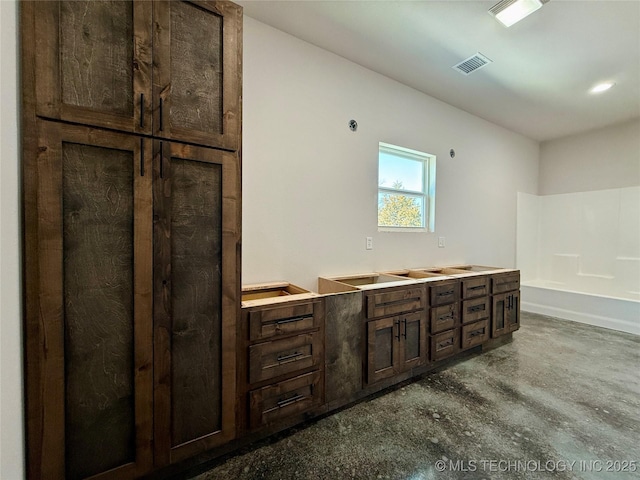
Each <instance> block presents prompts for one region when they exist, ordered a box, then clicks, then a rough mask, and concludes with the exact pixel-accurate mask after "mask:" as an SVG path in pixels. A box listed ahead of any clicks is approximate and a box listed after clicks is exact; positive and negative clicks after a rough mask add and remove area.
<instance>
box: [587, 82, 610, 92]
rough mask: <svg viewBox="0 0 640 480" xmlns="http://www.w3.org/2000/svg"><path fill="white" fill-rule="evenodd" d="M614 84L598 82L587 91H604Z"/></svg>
mask: <svg viewBox="0 0 640 480" xmlns="http://www.w3.org/2000/svg"><path fill="white" fill-rule="evenodd" d="M614 85H615V83H613V82H602V83H599V84H598V85H596V86H595V87H593V88H592V89H591V90H589V91H590V92H591V93H602V92H606V91H607V90H609V89H610V88H611V87H613V86H614Z"/></svg>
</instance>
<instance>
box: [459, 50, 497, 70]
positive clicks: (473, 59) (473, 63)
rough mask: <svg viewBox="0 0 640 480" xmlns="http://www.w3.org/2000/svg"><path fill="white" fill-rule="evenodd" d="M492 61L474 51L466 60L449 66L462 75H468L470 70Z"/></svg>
mask: <svg viewBox="0 0 640 480" xmlns="http://www.w3.org/2000/svg"><path fill="white" fill-rule="evenodd" d="M492 62H493V60H491V59H489V58H487V57H485V56H484V55H482V54H481V53H476V54H475V55H472V56H470V57H469V58H467V59H466V60H463V61H461V62H460V63H459V64H457V65H454V66H453V67H451V68H453V69H454V70H457V71H458V72H460V73H461V74H463V75H469V74H471V73H472V72H475V71H476V70H478V69H480V68H482V67H484V66H485V65H488V64H490V63H492Z"/></svg>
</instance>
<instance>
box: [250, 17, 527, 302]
mask: <svg viewBox="0 0 640 480" xmlns="http://www.w3.org/2000/svg"><path fill="white" fill-rule="evenodd" d="M243 102H244V119H243V204H244V207H243V283H245V284H247V283H255V282H262V281H271V280H287V281H290V282H292V283H296V284H298V285H301V286H303V287H306V288H310V289H314V290H315V289H316V288H317V285H316V281H317V277H318V276H319V275H336V274H345V273H359V272H367V271H379V270H384V269H391V268H403V267H419V266H428V265H436V264H446V263H456V262H474V263H482V264H493V265H500V266H507V267H509V266H514V265H515V243H516V194H517V192H518V191H522V192H528V193H537V188H538V187H537V180H538V158H539V147H538V144H537V143H536V142H534V141H532V140H530V139H527V138H525V137H523V136H521V135H518V134H515V133H512V132H510V131H508V130H505V129H503V128H501V127H498V126H496V125H494V124H491V123H489V122H486V121H484V120H481V119H479V118H477V117H474V116H472V115H470V114H467V113H466V112H463V111H461V110H458V109H456V108H454V107H451V106H449V105H447V104H444V103H442V102H440V101H438V100H435V99H434V98H431V97H429V96H427V95H424V94H422V93H420V92H418V91H416V90H413V89H411V88H409V87H406V86H404V85H402V84H399V83H397V82H395V81H393V80H391V79H389V78H387V77H384V76H381V75H379V74H376V73H374V72H372V71H370V70H367V69H365V68H362V67H360V66H358V65H356V64H354V63H352V62H349V61H347V60H345V59H343V58H341V57H338V56H336V55H333V54H331V53H329V52H327V51H325V50H321V49H319V48H317V47H314V46H312V45H310V44H308V43H305V42H303V41H301V40H298V39H296V38H294V37H292V36H289V35H287V34H285V33H282V32H280V31H278V30H275V29H273V28H271V27H269V26H267V25H265V24H262V23H260V22H257V21H255V20H253V19H251V18H248V17H245V23H244V100H243ZM352 118H353V119H355V120H357V121H358V124H359V128H358V131H357V132H355V133H354V132H351V131H350V130H349V128H348V125H347V123H348V121H349V120H350V119H352ZM379 141H383V142H387V143H391V144H396V145H401V146H404V147H408V148H411V149H415V150H420V151H424V152H427V153H431V154H435V155H437V158H438V160H437V174H436V177H437V186H436V192H437V201H436V233H435V234H427V233H388V232H380V233H378V231H377V224H376V222H377V161H378V142H379ZM451 148H454V149H455V150H456V157H455V159H451V158H450V157H449V150H450V149H451ZM367 236H371V237H373V245H374V249H373V250H372V251H367V250H365V237H367ZM438 236H444V237H446V248H444V249H442V248H441V249H439V248H438V247H437V238H438Z"/></svg>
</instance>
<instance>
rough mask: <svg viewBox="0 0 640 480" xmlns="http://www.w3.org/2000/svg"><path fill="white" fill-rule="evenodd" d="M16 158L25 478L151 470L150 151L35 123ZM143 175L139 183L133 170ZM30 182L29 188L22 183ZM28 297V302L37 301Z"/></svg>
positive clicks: (117, 137)
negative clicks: (20, 168)
mask: <svg viewBox="0 0 640 480" xmlns="http://www.w3.org/2000/svg"><path fill="white" fill-rule="evenodd" d="M36 125H37V136H38V143H37V151H38V155H37V157H33V156H31V157H29V158H25V162H26V164H27V166H28V168H27V169H26V172H25V173H26V174H27V175H29V182H30V185H32V186H33V188H34V191H31V192H29V193H30V194H31V197H30V201H36V202H37V205H38V208H37V210H30V211H28V212H27V215H28V218H29V220H28V224H29V230H28V231H29V234H30V235H31V236H32V237H31V239H30V240H31V241H32V242H37V246H38V249H37V250H36V251H34V250H28V251H26V252H25V255H26V256H27V261H28V262H29V263H30V265H36V266H37V276H31V275H29V276H28V278H27V282H28V293H29V294H28V297H27V302H28V303H27V324H26V328H27V330H26V335H25V337H26V338H25V340H26V345H25V346H26V355H25V357H26V373H27V386H26V388H27V398H26V404H27V434H28V442H29V449H28V452H27V463H28V466H29V476H30V478H46V479H49V478H51V479H55V478H69V479H79V478H85V477H89V476H92V475H96V474H99V473H103V472H108V473H105V474H104V477H101V478H113V479H119V478H131V477H134V476H138V475H140V474H142V473H144V472H146V471H149V470H150V469H151V465H152V461H153V457H152V451H151V445H152V443H151V442H152V438H153V428H152V421H153V419H152V412H153V401H152V400H153V378H152V372H153V343H152V342H153V340H152V339H153V334H152V328H153V324H152V316H151V315H152V308H153V306H152V288H153V287H152V178H151V174H150V173H151V161H152V158H151V151H152V149H151V141H150V140H146V139H141V138H136V137H134V136H130V135H124V134H120V133H115V132H107V131H96V130H93V129H90V128H87V127H81V126H74V125H64V124H61V123H52V122H44V121H39V122H37V124H36ZM143 171H144V172H146V174H145V175H142V172H143ZM31 182H34V183H31ZM36 292H37V295H36Z"/></svg>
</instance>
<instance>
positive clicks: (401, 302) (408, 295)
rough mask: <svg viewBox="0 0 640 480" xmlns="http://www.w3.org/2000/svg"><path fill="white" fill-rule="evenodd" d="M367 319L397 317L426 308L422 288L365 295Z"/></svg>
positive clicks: (425, 299)
mask: <svg viewBox="0 0 640 480" xmlns="http://www.w3.org/2000/svg"><path fill="white" fill-rule="evenodd" d="M366 298H367V300H366V302H367V318H376V317H384V316H389V315H398V314H400V313H405V312H413V311H415V310H422V309H424V308H426V306H427V298H426V294H425V289H424V287H410V288H400V289H394V290H390V291H385V292H380V293H370V294H367V297H366Z"/></svg>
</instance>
